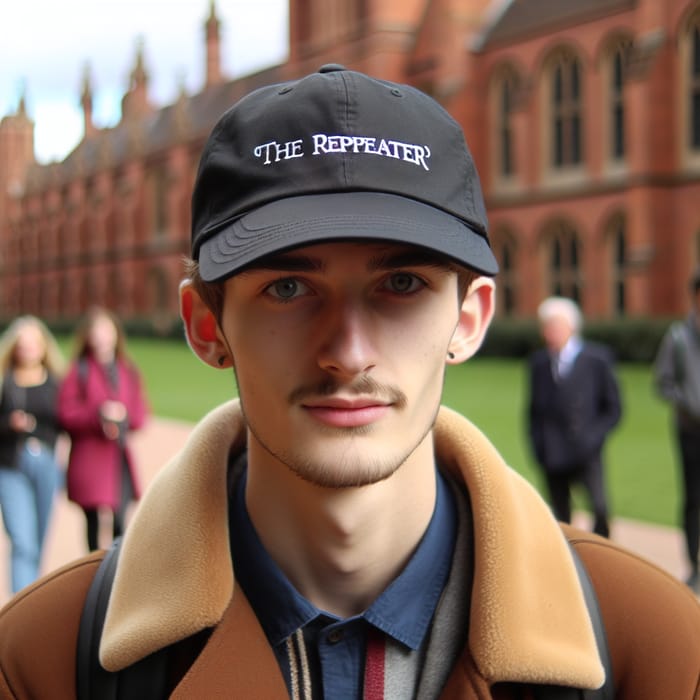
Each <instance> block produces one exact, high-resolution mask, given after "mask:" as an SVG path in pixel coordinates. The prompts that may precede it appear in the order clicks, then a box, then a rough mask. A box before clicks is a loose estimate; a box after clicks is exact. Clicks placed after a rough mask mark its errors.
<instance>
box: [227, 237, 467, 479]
mask: <svg viewBox="0 0 700 700" xmlns="http://www.w3.org/2000/svg"><path fill="white" fill-rule="evenodd" d="M458 321H459V302H458V293H457V274H456V271H455V270H454V269H452V268H450V267H449V266H447V265H445V264H444V263H442V262H440V261H439V260H438V259H436V258H432V257H430V255H429V254H426V253H425V252H424V251H421V250H420V249H417V248H413V247H410V246H403V245H394V244H383V243H345V242H343V243H327V244H319V245H313V246H308V247H306V248H300V249H296V250H293V251H291V252H288V253H284V254H279V255H275V256H273V257H270V258H266V259H265V260H263V261H261V262H260V263H259V264H258V265H257V266H255V267H254V268H251V269H248V270H246V271H245V272H243V273H240V274H238V275H237V276H235V277H233V278H231V279H229V280H228V281H227V282H226V289H225V300H224V312H223V316H222V320H221V330H222V333H223V336H224V338H225V342H226V343H227V344H228V346H229V348H230V353H231V357H232V359H233V363H234V369H235V372H236V377H237V380H238V387H239V394H240V398H241V404H242V407H243V411H244V413H245V416H246V419H247V421H248V426H249V429H250V445H249V447H250V456H251V460H254V459H255V458H260V459H266V460H275V461H276V462H277V463H279V464H280V465H284V466H286V467H287V468H289V469H291V470H293V471H294V472H296V473H297V474H298V475H299V476H301V477H302V478H303V479H305V480H308V481H310V482H312V483H315V484H317V485H321V486H328V487H333V488H338V487H344V486H359V485H365V484H369V483H374V482H376V481H379V480H381V479H384V478H386V477H387V476H389V475H391V474H392V473H393V472H394V470H396V469H397V468H398V467H399V466H400V465H401V464H402V463H403V462H404V461H405V460H406V458H407V457H409V456H410V455H411V454H412V453H413V451H414V450H415V449H416V447H417V446H418V445H420V444H421V443H422V442H423V441H424V440H425V439H429V437H428V436H429V433H430V430H431V428H432V425H433V422H434V419H435V415H436V412H437V409H438V406H439V403H440V398H441V393H442V386H443V379H444V370H445V359H446V355H447V352H448V345H449V343H450V340H451V339H452V336H453V333H454V332H455V328H456V326H457V324H458ZM251 464H252V461H251Z"/></svg>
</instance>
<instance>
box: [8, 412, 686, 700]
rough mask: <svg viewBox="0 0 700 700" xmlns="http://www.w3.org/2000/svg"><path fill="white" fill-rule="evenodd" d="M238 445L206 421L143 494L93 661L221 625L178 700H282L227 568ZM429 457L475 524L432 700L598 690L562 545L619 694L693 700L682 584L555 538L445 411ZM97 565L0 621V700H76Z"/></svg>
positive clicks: (588, 539) (63, 579)
mask: <svg viewBox="0 0 700 700" xmlns="http://www.w3.org/2000/svg"><path fill="white" fill-rule="evenodd" d="M244 443H245V426H244V423H243V419H242V416H241V413H240V409H239V407H238V403H237V402H236V401H233V402H230V403H227V404H225V405H223V406H221V407H219V408H218V409H215V410H214V411H213V412H212V413H210V414H209V415H208V416H207V417H205V418H204V419H203V421H202V422H201V423H200V424H198V426H196V427H195V429H194V430H193V432H192V434H191V436H190V438H189V440H188V442H187V444H186V445H185V447H184V448H183V450H182V451H181V452H180V453H179V454H178V455H177V456H176V457H175V458H174V459H173V460H171V462H170V463H169V464H167V465H166V466H165V467H164V468H163V469H162V470H161V471H160V472H159V474H158V476H157V477H156V479H155V480H154V481H153V483H152V484H151V487H150V488H149V489H148V491H147V493H146V495H145V497H144V499H143V501H142V502H141V504H140V506H139V508H138V510H137V512H136V514H135V517H134V519H133V521H132V523H131V524H130V526H129V528H128V530H127V534H126V536H125V540H124V543H123V548H122V553H121V556H120V560H119V565H118V569H117V573H116V576H115V581H114V586H113V589H112V596H111V598H110V604H109V609H108V612H107V619H106V621H105V629H104V633H103V637H102V644H101V648H100V658H101V661H102V663H103V665H104V666H105V667H106V668H107V669H109V670H119V669H121V668H124V667H125V666H127V665H129V664H131V663H133V662H135V661H137V660H139V659H141V658H143V657H144V656H146V655H148V654H150V653H151V652H153V651H155V650H157V649H159V648H162V647H163V646H166V645H170V644H173V643H174V642H176V641H178V640H180V639H183V638H185V637H189V636H190V635H192V634H194V633H196V632H197V631H199V630H202V629H205V628H208V627H213V628H214V631H213V633H212V634H211V636H210V638H209V640H208V642H207V643H206V645H205V647H204V649H203V651H202V652H201V654H199V656H198V657H197V659H196V660H195V662H194V663H193V664H192V666H191V667H190V668H189V670H188V671H187V672H186V673H185V675H184V678H183V679H182V681H181V682H180V683H179V685H178V686H177V688H176V689H175V691H174V692H173V694H172V695H171V697H172V698H177V699H181V700H184V699H188V700H192V699H193V698H194V699H199V698H202V699H204V698H206V699H207V700H210V699H211V700H215V699H217V698H222V699H223V698H246V699H247V698H254V699H255V700H267V699H270V700H277V699H282V698H286V697H287V691H286V687H285V683H284V680H283V678H282V675H281V673H280V671H279V668H278V665H277V662H276V660H275V657H274V654H273V652H272V649H271V648H270V647H269V645H268V643H267V640H266V638H265V635H264V633H263V631H262V629H261V627H260V625H259V624H258V622H257V619H256V617H255V615H254V613H253V611H252V609H251V608H250V605H249V603H248V601H247V599H246V598H245V596H244V594H243V593H242V591H241V590H240V589H239V588H237V587H236V585H235V579H234V572H233V567H232V564H231V554H230V547H229V532H228V516H227V509H228V503H227V496H226V493H227V489H226V467H227V463H228V457H229V452H230V450H231V449H233V450H234V451H240V450H241V449H242V448H243V446H244ZM435 446H436V453H437V458H438V463H439V464H440V465H441V467H443V468H444V469H446V470H447V471H449V472H450V474H451V475H452V476H453V478H455V479H456V480H458V481H461V482H463V483H464V484H465V486H466V488H467V490H468V492H469V497H470V500H471V504H472V511H473V521H474V522H473V532H474V581H473V591H472V600H471V615H470V624H469V633H468V644H467V646H466V647H465V649H464V650H463V652H462V654H461V657H460V658H459V660H458V662H457V664H456V665H455V667H454V668H453V670H452V673H451V675H450V678H449V680H448V682H447V685H446V687H445V688H444V690H443V692H442V694H441V696H440V697H441V698H443V699H444V700H453V699H454V700H456V699H457V698H459V699H464V700H467V699H469V700H477V699H482V698H490V697H493V698H516V697H523V696H522V695H521V694H520V692H521V691H518V690H516V689H515V686H513V685H511V684H512V683H516V684H523V683H524V684H532V683H534V684H540V683H544V684H554V685H572V686H576V687H583V688H595V687H598V686H599V685H600V684H601V683H602V682H603V669H602V666H601V663H600V660H599V658H598V652H597V650H596V645H595V639H594V636H593V632H592V626H591V622H590V619H589V617H588V613H587V610H586V607H585V603H584V600H583V596H582V593H581V590H580V588H579V583H578V578H577V575H576V573H575V570H574V566H573V562H572V559H571V555H570V553H569V551H568V546H567V542H566V540H567V539H568V540H569V541H570V542H572V543H573V544H574V546H575V547H576V550H577V552H578V553H579V555H580V557H581V559H582V560H583V561H584V562H585V565H586V568H587V570H588V573H589V576H590V577H591V579H592V581H593V584H594V586H595V588H596V592H597V595H598V598H599V602H600V607H601V611H602V614H603V619H604V622H605V627H606V632H607V636H608V642H609V646H610V651H611V655H612V665H613V670H614V685H615V688H616V695H615V697H616V698H620V699H621V700H666V699H670V698H672V699H673V700H686V699H688V700H700V605H699V604H698V601H697V600H696V598H695V597H694V596H693V595H692V594H691V593H690V592H689V590H688V589H687V588H686V587H685V586H683V585H682V584H680V583H679V582H678V581H676V580H675V579H674V578H673V577H671V576H670V575H669V574H667V573H665V572H663V571H662V570H660V569H658V568H657V567H655V566H653V565H651V564H649V563H647V562H646V561H644V560H642V559H641V558H640V557H638V556H636V555H635V554H632V553H630V552H627V551H625V550H623V549H621V548H619V547H617V546H616V545H615V544H614V543H612V542H611V541H609V540H606V539H602V538H599V537H596V536H595V535H592V534H589V533H584V532H580V531H577V530H575V529H573V528H570V527H564V528H563V530H562V527H561V526H560V525H558V524H557V523H556V522H555V521H554V520H553V518H552V516H551V514H550V511H549V508H548V507H547V505H546V504H545V502H544V501H543V500H542V499H541V498H540V496H539V495H538V494H537V493H536V491H535V490H534V489H533V488H532V487H531V486H530V485H529V484H528V483H527V482H526V481H525V480H524V479H522V478H521V477H520V476H519V475H518V474H517V473H515V472H514V471H512V470H511V469H510V468H509V467H507V466H506V465H505V464H504V462H503V460H502V458H501V457H500V456H499V454H498V453H497V452H496V450H495V449H494V447H493V446H492V445H491V444H490V443H489V442H488V440H487V439H486V438H485V437H484V436H483V435H482V433H481V432H479V431H478V430H477V429H476V428H475V427H474V426H473V425H472V424H471V423H469V422H468V421H467V420H466V419H465V418H463V417H462V416H459V415H458V414H456V413H454V412H452V411H451V410H449V409H446V408H443V409H441V411H440V414H439V417H438V420H437V424H436V427H435ZM562 533H564V534H562ZM100 559H101V555H100V554H93V555H91V556H88V557H86V558H84V559H81V560H79V561H76V562H75V563H72V564H70V565H68V566H66V567H63V568H62V569H60V570H58V571H57V572H54V573H52V574H49V575H48V576H46V577H44V578H43V579H41V580H40V581H38V582H37V583H35V584H33V585H32V586H30V587H29V588H28V589H26V590H25V591H23V592H21V593H20V594H18V595H17V596H15V597H14V598H13V599H12V600H11V601H10V602H9V603H8V604H7V605H6V606H5V608H4V609H3V610H2V611H1V612H0V699H1V700H10V699H11V698H12V699H18V700H19V699H21V700H30V699H32V700H42V699H43V698H46V699H47V700H49V699H50V700H69V699H72V698H75V667H76V659H75V653H76V652H75V650H76V640H77V632H78V624H79V618H80V613H81V611H82V606H83V603H84V600H85V596H86V593H87V589H88V587H89V585H90V582H91V580H92V577H93V575H94V572H95V570H96V568H97V566H98V564H99V561H100Z"/></svg>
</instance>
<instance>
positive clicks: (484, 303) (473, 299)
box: [447, 277, 496, 365]
mask: <svg viewBox="0 0 700 700" xmlns="http://www.w3.org/2000/svg"><path fill="white" fill-rule="evenodd" d="M495 294H496V287H495V285H494V282H493V280H492V279H491V278H490V277H477V278H476V279H475V280H474V281H473V282H472V283H471V285H469V289H468V291H467V294H466V296H465V297H464V302H463V303H462V308H461V309H460V312H459V321H458V323H457V327H456V328H455V332H454V334H453V336H452V340H451V341H450V345H449V347H448V350H449V352H450V353H451V354H452V355H454V357H449V359H448V360H447V363H448V364H451V365H458V364H460V363H461V362H464V361H465V360H468V359H469V358H470V357H472V356H473V355H474V354H475V353H476V351H477V350H478V349H479V347H480V345H481V343H482V341H483V340H484V336H485V335H486V331H487V330H488V327H489V324H490V323H491V319H492V318H493V312H494V308H495Z"/></svg>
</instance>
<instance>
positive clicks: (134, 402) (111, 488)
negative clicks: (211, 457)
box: [58, 308, 148, 551]
mask: <svg viewBox="0 0 700 700" xmlns="http://www.w3.org/2000/svg"><path fill="white" fill-rule="evenodd" d="M147 415H148V403H147V399H146V396H145V393H144V389H143V386H142V381H141V375H140V373H139V370H138V368H137V367H136V366H135V364H134V363H133V361H132V360H131V359H130V358H129V356H128V354H127V351H126V337H125V334H124V331H123V328H122V326H121V323H120V322H119V320H118V319H117V317H116V316H115V315H114V314H112V313H111V312H110V311H108V310H106V309H103V308H94V309H92V310H90V311H89V312H88V313H87V314H86V316H85V318H84V319H83V321H82V323H81V324H80V326H79V327H78V329H77V331H76V351H75V359H74V361H73V362H72V364H71V367H70V369H69V371H68V374H67V375H66V378H65V380H64V381H63V383H62V385H61V388H60V391H59V396H58V416H59V420H60V422H61V425H62V426H63V427H64V429H65V430H66V432H67V433H68V434H69V435H70V438H71V450H70V457H69V461H68V470H67V474H66V486H67V491H68V498H69V499H70V500H71V501H74V502H75V503H77V504H78V505H79V506H80V507H81V508H82V509H83V512H84V513H85V519H86V527H87V543H88V548H89V549H90V550H91V551H92V550H95V549H98V548H99V546H100V511H101V510H102V511H109V512H110V513H111V516H112V536H113V537H118V536H119V535H121V534H122V532H123V531H124V527H125V520H126V513H127V509H128V507H129V505H130V503H131V502H132V501H134V500H137V499H138V498H139V496H140V486H139V480H138V474H137V470H136V466H135V463H134V458H133V455H132V452H131V450H130V448H129V441H128V434H129V432H130V431H133V430H137V429H139V428H141V427H142V426H143V425H144V422H145V420H146V417H147Z"/></svg>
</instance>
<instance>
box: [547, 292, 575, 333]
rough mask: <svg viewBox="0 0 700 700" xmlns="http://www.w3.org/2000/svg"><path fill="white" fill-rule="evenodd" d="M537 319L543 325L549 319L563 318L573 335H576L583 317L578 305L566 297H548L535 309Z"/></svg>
mask: <svg viewBox="0 0 700 700" xmlns="http://www.w3.org/2000/svg"><path fill="white" fill-rule="evenodd" d="M537 318H539V320H540V323H545V322H546V321H549V320H550V319H551V318H563V319H566V321H567V322H568V323H569V325H570V326H571V328H572V329H573V331H574V333H578V332H579V331H580V330H581V326H582V325H583V316H582V314H581V309H579V307H578V304H576V302H575V301H572V300H571V299H567V298H566V297H549V298H548V299H545V300H544V301H543V302H542V303H541V304H540V305H539V306H538V307H537Z"/></svg>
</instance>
